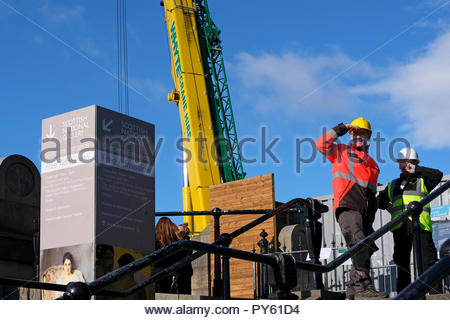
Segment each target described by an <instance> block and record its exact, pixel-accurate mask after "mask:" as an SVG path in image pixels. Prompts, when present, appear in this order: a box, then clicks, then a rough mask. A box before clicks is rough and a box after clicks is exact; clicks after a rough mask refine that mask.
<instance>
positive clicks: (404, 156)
mask: <svg viewBox="0 0 450 320" xmlns="http://www.w3.org/2000/svg"><path fill="white" fill-rule="evenodd" d="M399 160H416V161H417V163H419V155H418V154H417V151H416V150H414V149H413V148H408V147H407V148H403V149H402V150H400V152H399V153H398V155H397V161H399Z"/></svg>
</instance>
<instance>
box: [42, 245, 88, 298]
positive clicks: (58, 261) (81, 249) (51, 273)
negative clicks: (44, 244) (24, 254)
mask: <svg viewBox="0 0 450 320" xmlns="http://www.w3.org/2000/svg"><path fill="white" fill-rule="evenodd" d="M40 270H41V273H40V281H42V282H46V283H54V284H63V285H66V284H68V283H69V282H90V281H92V280H94V250H93V245H92V244H80V245H76V246H68V247H61V248H53V249H47V250H42V251H41V269H40ZM62 294H63V292H60V291H50V290H43V293H42V298H43V299H44V300H54V299H56V298H58V297H60V296H62Z"/></svg>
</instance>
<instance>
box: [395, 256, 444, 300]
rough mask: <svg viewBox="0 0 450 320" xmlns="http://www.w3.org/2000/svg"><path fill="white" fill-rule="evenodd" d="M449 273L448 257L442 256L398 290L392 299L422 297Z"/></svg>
mask: <svg viewBox="0 0 450 320" xmlns="http://www.w3.org/2000/svg"><path fill="white" fill-rule="evenodd" d="M448 275H450V257H448V256H447V257H442V258H441V259H440V260H439V261H438V262H436V263H435V264H434V265H432V266H431V267H430V268H428V269H427V270H426V271H425V272H424V273H423V274H421V275H420V276H419V277H418V278H417V279H416V280H415V281H414V282H413V283H411V284H410V285H408V286H407V287H406V288H405V289H403V290H402V291H400V292H399V294H398V295H397V296H396V297H395V298H394V300H415V299H422V298H424V297H425V294H426V293H427V292H428V291H430V288H433V287H434V286H435V285H436V284H438V283H439V282H440V281H441V280H442V279H443V278H445V277H446V276H448Z"/></svg>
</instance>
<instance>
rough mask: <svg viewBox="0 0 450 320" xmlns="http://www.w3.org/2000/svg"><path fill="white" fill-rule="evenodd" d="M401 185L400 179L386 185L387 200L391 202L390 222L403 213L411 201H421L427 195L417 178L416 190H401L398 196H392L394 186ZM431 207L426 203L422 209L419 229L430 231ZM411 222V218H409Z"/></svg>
mask: <svg viewBox="0 0 450 320" xmlns="http://www.w3.org/2000/svg"><path fill="white" fill-rule="evenodd" d="M399 183H401V179H400V178H399V179H395V180H393V181H391V182H389V184H388V196H389V200H390V201H391V202H392V207H391V208H390V209H389V212H390V213H391V215H392V216H391V220H393V219H395V218H396V217H397V216H398V215H400V214H401V213H403V212H405V211H406V209H407V208H408V204H409V203H410V202H412V201H421V200H422V199H423V198H424V197H425V196H427V195H428V194H429V192H428V190H427V188H426V187H425V183H424V181H423V178H417V183H416V185H417V186H416V190H403V191H402V193H400V194H394V190H395V188H396V185H397V184H399ZM430 211H431V207H430V204H429V203H428V204H427V205H425V206H424V207H423V210H422V212H421V213H420V218H419V220H420V227H421V228H422V229H423V230H425V231H430V232H431V231H432V226H431V217H430ZM409 219H410V220H412V217H409ZM402 223H403V222H400V223H398V224H397V225H395V226H394V227H393V228H392V229H391V231H394V230H396V229H398V228H400V227H401V226H402Z"/></svg>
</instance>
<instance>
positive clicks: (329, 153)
mask: <svg viewBox="0 0 450 320" xmlns="http://www.w3.org/2000/svg"><path fill="white" fill-rule="evenodd" d="M342 126H344V125H342V124H341V125H339V126H337V127H335V128H333V129H331V130H330V131H328V132H326V133H325V134H324V135H322V136H321V137H320V138H319V139H317V141H316V147H317V149H318V150H319V151H320V152H321V153H322V154H323V155H324V156H325V157H326V158H327V159H328V160H329V161H330V162H331V163H332V164H333V196H334V205H333V209H334V212H336V209H337V208H339V207H344V208H348V209H353V210H357V211H360V212H362V213H366V212H367V211H368V210H376V208H369V197H370V198H374V196H375V194H376V192H377V187H376V186H377V181H378V174H379V172H380V169H379V168H378V165H377V164H376V162H375V160H373V159H372V157H370V156H369V155H368V154H367V153H366V152H365V151H362V150H358V149H356V147H355V146H354V145H344V144H335V143H334V142H335V141H336V140H337V138H338V137H339V134H338V133H337V131H340V132H341V135H342V134H345V133H346V132H347V130H346V129H345V128H343V127H342ZM368 193H372V194H371V195H369V194H368Z"/></svg>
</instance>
